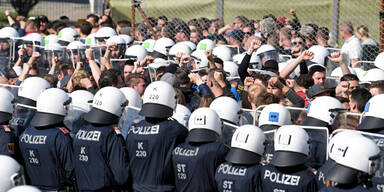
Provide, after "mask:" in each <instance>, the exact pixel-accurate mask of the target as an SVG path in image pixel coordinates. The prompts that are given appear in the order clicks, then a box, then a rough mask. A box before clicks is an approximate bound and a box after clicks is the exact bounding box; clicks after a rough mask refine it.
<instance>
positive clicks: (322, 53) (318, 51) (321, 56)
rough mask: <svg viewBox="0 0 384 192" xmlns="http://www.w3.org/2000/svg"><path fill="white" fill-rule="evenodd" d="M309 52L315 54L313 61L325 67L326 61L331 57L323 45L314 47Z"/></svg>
mask: <svg viewBox="0 0 384 192" xmlns="http://www.w3.org/2000/svg"><path fill="white" fill-rule="evenodd" d="M308 51H311V52H313V53H314V57H313V59H312V60H311V61H312V62H314V63H317V64H320V65H323V66H324V65H325V60H326V58H327V57H328V56H329V51H328V50H327V49H326V48H325V47H323V46H321V45H314V46H312V47H310V48H309V49H308Z"/></svg>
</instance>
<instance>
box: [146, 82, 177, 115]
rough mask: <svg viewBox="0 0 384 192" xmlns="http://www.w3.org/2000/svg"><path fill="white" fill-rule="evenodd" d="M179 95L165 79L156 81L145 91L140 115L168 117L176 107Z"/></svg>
mask: <svg viewBox="0 0 384 192" xmlns="http://www.w3.org/2000/svg"><path fill="white" fill-rule="evenodd" d="M176 104H177V95H176V92H175V90H174V89H173V87H172V86H171V85H170V84H169V83H167V82H165V81H155V82H152V83H151V84H149V85H148V87H147V88H146V89H145V91H144V96H143V106H142V108H141V110H140V113H139V114H140V115H142V116H145V117H152V118H168V117H171V116H172V115H173V111H174V110H175V108H176Z"/></svg>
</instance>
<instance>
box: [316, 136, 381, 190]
mask: <svg viewBox="0 0 384 192" xmlns="http://www.w3.org/2000/svg"><path fill="white" fill-rule="evenodd" d="M342 142H344V145H340V146H338V148H337V149H336V150H337V151H338V153H337V155H336V158H335V162H336V164H334V165H333V166H331V167H330V168H329V169H328V170H326V171H325V173H324V177H325V178H326V179H329V180H330V181H332V182H335V183H337V184H334V186H331V187H325V188H322V189H321V190H320V191H356V192H357V191H359V192H360V191H378V190H377V189H376V186H374V187H372V183H371V178H372V176H373V175H374V174H375V172H376V171H377V168H378V166H379V165H380V161H379V160H380V149H379V147H377V145H376V144H375V142H373V141H372V140H371V139H369V138H367V137H361V136H357V137H350V138H349V139H348V140H343V141H342Z"/></svg>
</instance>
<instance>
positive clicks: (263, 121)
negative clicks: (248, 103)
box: [259, 103, 292, 164]
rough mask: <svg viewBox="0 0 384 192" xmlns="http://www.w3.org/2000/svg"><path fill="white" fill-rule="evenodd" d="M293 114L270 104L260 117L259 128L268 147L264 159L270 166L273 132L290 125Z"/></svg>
mask: <svg viewBox="0 0 384 192" xmlns="http://www.w3.org/2000/svg"><path fill="white" fill-rule="evenodd" d="M290 124H292V121H291V114H290V113H289V111H288V109H287V108H285V107H284V106H283V105H281V104H275V103H274V104H269V105H267V106H265V107H264V108H263V110H262V111H261V113H260V116H259V127H260V129H262V130H263V131H264V132H266V133H265V136H266V140H267V142H266V143H267V145H266V147H265V153H264V157H263V163H264V164H268V163H269V162H270V161H271V159H272V158H273V151H274V146H273V136H274V133H273V131H272V130H275V129H278V128H279V127H281V126H283V125H290Z"/></svg>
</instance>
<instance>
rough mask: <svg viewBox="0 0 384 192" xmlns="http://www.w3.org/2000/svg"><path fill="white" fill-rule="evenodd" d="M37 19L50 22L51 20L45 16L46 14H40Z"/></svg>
mask: <svg viewBox="0 0 384 192" xmlns="http://www.w3.org/2000/svg"><path fill="white" fill-rule="evenodd" d="M37 21H38V22H44V23H48V22H49V20H48V17H47V16H45V15H40V16H39V17H38V18H37Z"/></svg>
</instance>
